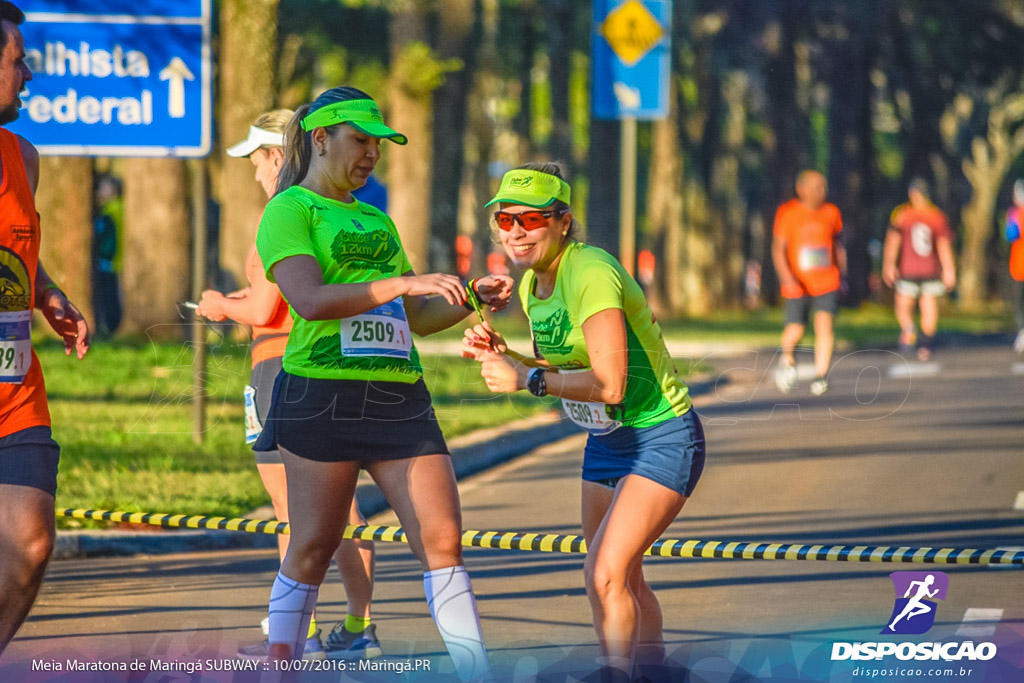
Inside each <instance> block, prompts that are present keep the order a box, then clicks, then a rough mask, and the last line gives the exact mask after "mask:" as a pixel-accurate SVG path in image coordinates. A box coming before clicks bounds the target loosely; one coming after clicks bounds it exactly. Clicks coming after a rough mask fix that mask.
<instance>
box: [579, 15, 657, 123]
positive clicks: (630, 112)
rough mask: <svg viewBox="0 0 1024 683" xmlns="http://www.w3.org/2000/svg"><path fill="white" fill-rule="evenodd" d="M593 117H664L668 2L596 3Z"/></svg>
mask: <svg viewBox="0 0 1024 683" xmlns="http://www.w3.org/2000/svg"><path fill="white" fill-rule="evenodd" d="M593 7H594V30H593V35H592V48H593V49H592V50H591V54H592V55H593V67H594V68H593V80H592V82H593V88H592V92H591V101H592V102H593V105H592V106H593V111H594V116H596V117H597V118H601V119H621V118H625V117H634V118H637V119H660V118H664V117H666V116H668V81H669V76H670V62H669V56H670V55H669V53H670V48H671V27H672V3H671V2H670V0H594V4H593Z"/></svg>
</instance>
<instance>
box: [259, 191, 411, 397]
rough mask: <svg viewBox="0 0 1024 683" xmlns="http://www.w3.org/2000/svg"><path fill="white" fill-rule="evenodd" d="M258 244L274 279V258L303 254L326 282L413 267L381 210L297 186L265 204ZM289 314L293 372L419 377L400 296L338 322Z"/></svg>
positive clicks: (368, 278)
mask: <svg viewBox="0 0 1024 683" xmlns="http://www.w3.org/2000/svg"><path fill="white" fill-rule="evenodd" d="M256 249H257V251H259V254H260V259H262V260H263V267H264V268H265V269H266V271H267V278H268V279H270V281H271V282H273V281H274V276H273V267H274V265H275V264H276V263H277V262H278V261H281V260H282V259H286V258H288V257H289V256H298V255H300V254H305V255H309V256H312V257H313V258H315V259H316V261H317V263H319V264H320V269H321V270H322V271H323V275H324V284H348V283H354V282H373V281H374V280H382V279H384V278H389V277H397V276H400V275H402V274H404V273H407V272H409V271H410V270H412V266H411V265H410V264H409V259H408V258H406V255H405V251H403V249H402V242H401V239H400V238H399V236H398V230H397V229H396V228H395V224H394V223H393V222H392V221H391V219H390V218H388V217H387V215H386V214H384V213H383V212H381V211H380V210H378V209H376V208H374V207H372V206H370V205H369V204H364V203H362V202H360V201H358V200H356V201H353V202H352V203H351V204H345V203H344V202H339V201H337V200H334V199H329V198H327V197H322V196H320V195H318V194H317V193H315V192H312V191H311V190H307V189H306V188H304V187H300V186H298V185H295V186H293V187H290V188H288V189H287V190H285V191H284V192H281V193H280V194H278V195H277V196H275V197H274V198H273V199H271V200H270V202H269V203H268V204H267V208H266V209H265V210H264V212H263V218H262V219H261V220H260V227H259V230H258V231H257V233H256ZM290 312H291V315H292V320H293V321H294V325H293V327H292V330H291V332H290V333H289V335H288V346H287V347H286V348H285V352H284V359H283V361H282V362H283V364H284V369H285V370H287V371H288V372H289V373H291V374H293V375H300V376H302V377H313V378H317V379H358V380H379V381H392V382H405V383H408V384H412V383H413V382H416V381H417V380H419V379H420V377H421V376H422V375H423V368H422V366H421V365H420V359H419V354H418V353H417V352H416V347H415V346H414V345H413V343H412V335H411V334H410V332H409V325H408V322H407V321H406V317H405V308H404V306H403V305H402V299H401V298H398V299H395V300H394V301H391V302H388V303H387V304H384V305H383V306H379V307H377V308H376V309H374V310H372V311H367V312H366V313H364V314H361V315H357V316H352V317H350V318H342V319H341V320H340V321H339V320H306V319H304V318H302V317H300V316H299V315H297V314H296V313H295V309H294V308H292V309H290Z"/></svg>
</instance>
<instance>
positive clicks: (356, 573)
mask: <svg viewBox="0 0 1024 683" xmlns="http://www.w3.org/2000/svg"><path fill="white" fill-rule="evenodd" d="M348 524H349V525H351V526H360V525H363V524H366V518H365V517H363V515H362V514H361V513H360V512H359V505H358V503H357V502H356V498H355V496H352V505H351V506H350V507H349V511H348ZM342 531H344V530H342ZM334 560H335V562H337V563H338V572H339V573H340V574H341V582H342V583H343V584H344V585H345V597H346V599H347V601H348V608H347V609H348V615H349V616H351V617H358V618H360V619H365V620H367V621H369V619H370V602H371V601H372V600H373V562H374V550H373V541H363V540H356V539H352V538H348V539H344V540H342V542H341V545H339V546H338V552H336V553H335V554H334Z"/></svg>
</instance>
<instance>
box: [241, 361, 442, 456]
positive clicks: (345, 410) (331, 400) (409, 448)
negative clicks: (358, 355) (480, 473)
mask: <svg viewBox="0 0 1024 683" xmlns="http://www.w3.org/2000/svg"><path fill="white" fill-rule="evenodd" d="M278 447H281V448H284V449H285V450H287V451H290V452H292V453H294V454H295V455H298V456H299V457H302V458H306V459H308V460H316V461H319V462H343V461H356V462H374V461H377V460H400V459H403V458H415V457H417V456H420V455H434V454H438V453H444V454H448V452H449V451H448V445H447V444H446V443H445V440H444V435H443V434H442V433H441V428H440V426H438V424H437V418H436V417H435V415H434V408H433V406H432V405H431V403H430V392H429V391H427V387H426V385H425V384H424V383H423V380H422V379H420V380H418V381H417V382H416V383H415V384H406V383H404V382H376V381H368V380H352V379H312V378H309V377H300V376H298V375H291V374H289V373H287V372H284V371H282V372H280V373H279V374H278V376H277V380H276V381H275V382H274V391H273V396H272V398H271V405H270V414H269V415H268V416H267V421H266V423H265V424H264V425H263V432H262V433H261V434H260V436H259V439H257V440H256V443H254V444H253V450H255V451H269V450H274V449H276V448H278Z"/></svg>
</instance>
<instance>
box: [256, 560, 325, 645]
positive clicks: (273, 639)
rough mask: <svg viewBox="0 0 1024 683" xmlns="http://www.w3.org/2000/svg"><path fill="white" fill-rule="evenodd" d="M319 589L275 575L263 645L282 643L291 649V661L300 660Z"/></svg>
mask: <svg viewBox="0 0 1024 683" xmlns="http://www.w3.org/2000/svg"><path fill="white" fill-rule="evenodd" d="M319 592H320V586H312V585H310V584H308V583H299V582H298V581H292V580H291V579H289V578H288V577H287V576H285V575H284V574H282V573H280V572H278V573H277V579H275V580H274V587H273V588H271V589H270V628H269V633H268V634H267V642H268V643H270V644H271V645H276V644H279V643H286V644H287V645H288V646H289V647H291V648H292V659H302V652H303V650H305V648H306V634H307V633H308V631H309V620H310V618H311V617H312V615H313V608H314V607H316V596H317V594H318V593H319Z"/></svg>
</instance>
